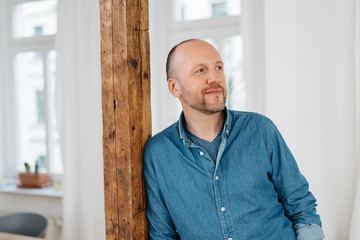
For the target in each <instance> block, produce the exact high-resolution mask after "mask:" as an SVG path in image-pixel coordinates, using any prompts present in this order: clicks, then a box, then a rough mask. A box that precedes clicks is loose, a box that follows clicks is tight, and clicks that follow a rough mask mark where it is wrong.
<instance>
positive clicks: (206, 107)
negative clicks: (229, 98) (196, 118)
mask: <svg viewBox="0 0 360 240" xmlns="http://www.w3.org/2000/svg"><path fill="white" fill-rule="evenodd" d="M217 88H220V89H221V90H222V93H223V105H222V106H221V107H218V108H216V107H215V108H212V107H211V106H209V104H208V103H207V101H206V99H205V92H206V91H208V90H210V89H217ZM201 93H202V101H201V108H200V107H197V106H191V107H192V108H193V109H195V110H197V111H199V112H201V113H204V114H206V115H212V114H215V113H218V112H221V111H223V110H224V108H225V103H226V93H225V90H224V88H223V87H222V86H220V85H216V87H209V88H206V89H203V90H202V92H201Z"/></svg>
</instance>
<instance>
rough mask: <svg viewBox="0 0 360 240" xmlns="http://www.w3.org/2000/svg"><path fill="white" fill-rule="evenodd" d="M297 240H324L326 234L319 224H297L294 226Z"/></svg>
mask: <svg viewBox="0 0 360 240" xmlns="http://www.w3.org/2000/svg"><path fill="white" fill-rule="evenodd" d="M294 230H295V233H296V239H297V240H321V239H324V237H325V236H324V233H323V230H322V229H321V227H320V226H319V225H317V224H313V223H309V224H302V223H299V224H296V225H295V226H294Z"/></svg>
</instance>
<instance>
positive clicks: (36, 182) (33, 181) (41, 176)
mask: <svg viewBox="0 0 360 240" xmlns="http://www.w3.org/2000/svg"><path fill="white" fill-rule="evenodd" d="M24 166H25V172H21V173H19V179H20V185H19V187H22V188H41V187H44V186H45V185H46V183H47V182H48V181H49V174H48V173H40V172H39V167H40V166H39V160H37V161H36V163H35V171H34V173H31V167H30V165H29V164H28V163H25V164H24Z"/></svg>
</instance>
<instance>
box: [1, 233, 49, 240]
mask: <svg viewBox="0 0 360 240" xmlns="http://www.w3.org/2000/svg"><path fill="white" fill-rule="evenodd" d="M0 240H44V238H38V237H29V236H24V235H18V234H12V233H5V232H0Z"/></svg>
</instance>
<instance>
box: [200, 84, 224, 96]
mask: <svg viewBox="0 0 360 240" xmlns="http://www.w3.org/2000/svg"><path fill="white" fill-rule="evenodd" d="M219 88H220V89H221V91H222V92H223V93H224V92H225V90H224V88H223V87H222V86H220V85H219V84H218V83H217V84H216V85H212V86H210V87H207V88H204V89H203V90H201V93H202V94H205V93H206V92H207V91H209V90H213V89H219Z"/></svg>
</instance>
